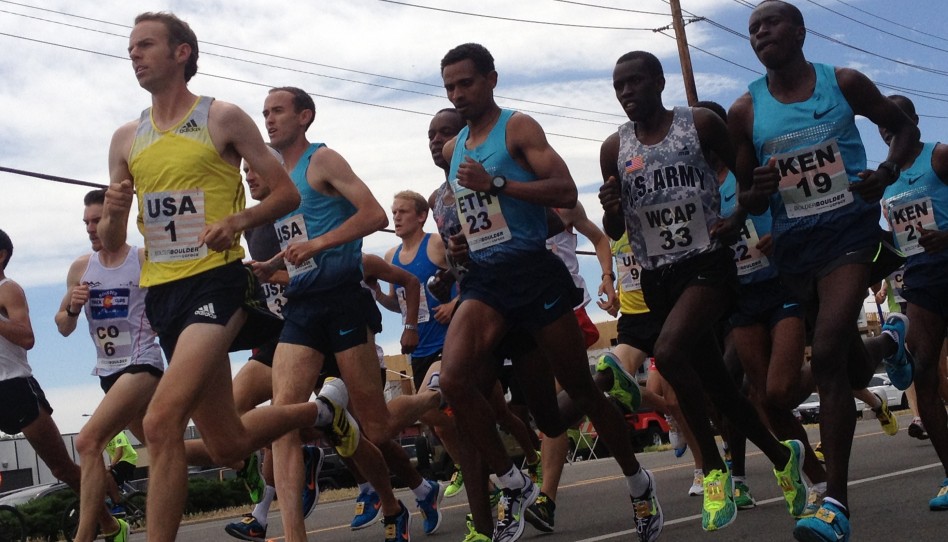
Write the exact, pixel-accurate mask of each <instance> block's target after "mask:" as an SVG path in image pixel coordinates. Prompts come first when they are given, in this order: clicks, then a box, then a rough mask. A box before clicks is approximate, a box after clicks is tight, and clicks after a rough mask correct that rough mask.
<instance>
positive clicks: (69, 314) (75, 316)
mask: <svg viewBox="0 0 948 542" xmlns="http://www.w3.org/2000/svg"><path fill="white" fill-rule="evenodd" d="M81 312H82V311H80V312H72V311H71V310H69V305H66V314H67V315H68V316H69V317H70V318H79V315H80V314H81Z"/></svg>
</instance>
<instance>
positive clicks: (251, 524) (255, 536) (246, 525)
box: [224, 514, 267, 542]
mask: <svg viewBox="0 0 948 542" xmlns="http://www.w3.org/2000/svg"><path fill="white" fill-rule="evenodd" d="M224 532H226V533H227V534H229V535H230V536H233V537H234V538H239V539H241V540H250V541H251V542H266V540H267V528H266V527H264V526H263V525H261V524H260V522H259V521H257V518H255V517H253V514H244V517H242V518H241V519H240V521H235V522H233V523H228V524H227V526H226V527H224Z"/></svg>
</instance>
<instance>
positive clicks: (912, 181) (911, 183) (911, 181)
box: [906, 175, 922, 186]
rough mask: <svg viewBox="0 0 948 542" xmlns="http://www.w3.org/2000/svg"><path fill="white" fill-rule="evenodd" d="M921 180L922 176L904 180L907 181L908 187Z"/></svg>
mask: <svg viewBox="0 0 948 542" xmlns="http://www.w3.org/2000/svg"><path fill="white" fill-rule="evenodd" d="M921 178H922V176H921V175H919V176H917V177H909V178H908V179H906V180H907V181H908V184H909V186H912V185H913V184H915V183H916V182H918V180H919V179H921Z"/></svg>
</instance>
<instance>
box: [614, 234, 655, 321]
mask: <svg viewBox="0 0 948 542" xmlns="http://www.w3.org/2000/svg"><path fill="white" fill-rule="evenodd" d="M609 244H610V246H611V247H612V256H613V257H614V258H615V260H616V270H617V271H618V276H617V278H618V281H619V312H621V313H622V314H642V313H646V312H648V306H647V305H646V304H645V296H644V295H643V294H642V266H641V265H639V263H638V262H637V261H636V260H635V256H634V255H633V254H632V246H631V245H629V234H628V233H623V234H622V237H620V238H619V240H618V241H610V242H609Z"/></svg>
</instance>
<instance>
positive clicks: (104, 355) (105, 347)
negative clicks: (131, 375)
mask: <svg viewBox="0 0 948 542" xmlns="http://www.w3.org/2000/svg"><path fill="white" fill-rule="evenodd" d="M93 338H94V339H95V342H96V346H97V347H98V348H97V350H98V352H99V356H98V360H97V362H96V367H98V368H99V369H119V368H123V367H125V366H127V365H128V364H129V363H131V362H132V358H131V345H132V332H131V329H130V324H129V322H128V321H127V320H113V321H111V322H109V323H108V324H103V325H96V326H95V329H94V330H93Z"/></svg>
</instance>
